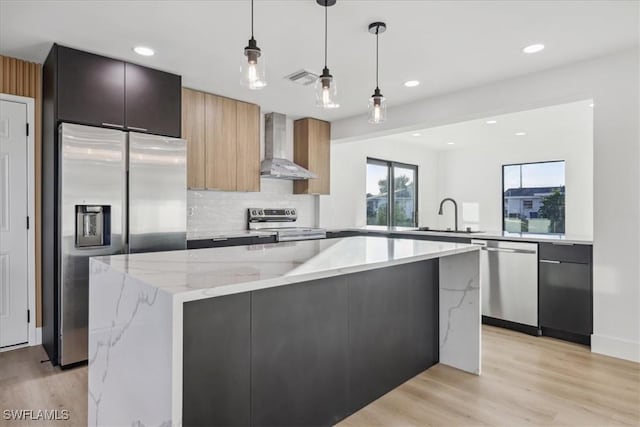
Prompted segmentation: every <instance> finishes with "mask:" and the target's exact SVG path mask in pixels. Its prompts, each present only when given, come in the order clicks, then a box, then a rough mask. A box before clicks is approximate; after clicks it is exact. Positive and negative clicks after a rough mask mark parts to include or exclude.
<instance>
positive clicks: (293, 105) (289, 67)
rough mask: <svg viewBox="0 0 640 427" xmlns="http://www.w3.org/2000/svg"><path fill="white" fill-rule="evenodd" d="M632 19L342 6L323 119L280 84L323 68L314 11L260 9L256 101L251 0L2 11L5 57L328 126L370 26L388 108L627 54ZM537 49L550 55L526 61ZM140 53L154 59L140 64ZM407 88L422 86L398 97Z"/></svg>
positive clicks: (478, 8) (343, 99)
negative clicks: (107, 59) (127, 76)
mask: <svg viewBox="0 0 640 427" xmlns="http://www.w3.org/2000/svg"><path fill="white" fill-rule="evenodd" d="M638 8H639V3H638V2H637V1H635V0H630V1H625V0H609V1H596V0H586V1H579V0H568V1H562V0H557V1H535V0H534V1H514V0H511V1H498V0H488V1H483V0H477V1H476V0H472V1H418V0H409V1H401V0H388V1H382V0H371V1H364V0H338V3H337V5H336V6H334V7H332V8H330V9H329V67H330V69H331V71H332V73H333V74H334V76H335V77H336V79H337V81H338V88H339V102H340V104H341V108H340V109H338V110H335V111H329V112H327V111H323V110H320V109H318V108H316V107H315V105H314V94H313V90H312V88H311V87H302V86H296V85H293V84H292V83H290V82H288V81H285V80H283V77H284V76H285V75H287V74H290V73H291V72H293V71H296V70H298V69H301V68H307V69H310V70H313V71H316V72H318V71H320V69H321V67H322V61H323V59H322V53H323V47H322V46H323V44H322V43H323V34H322V30H323V16H324V15H323V11H322V8H321V7H319V6H318V5H316V2H315V0H295V1H294V0H280V1H275V0H257V1H256V5H255V15H256V22H255V37H256V39H257V40H258V43H259V46H260V47H261V48H262V50H263V53H264V55H263V56H264V59H265V60H266V64H267V80H268V83H269V86H268V87H267V88H265V89H263V90H262V91H260V92H251V91H248V90H247V89H245V88H242V87H241V86H240V85H239V72H238V71H239V66H240V60H241V58H242V50H243V47H244V46H245V45H246V43H247V39H248V38H249V1H248V0H233V1H222V0H219V1H87V0H85V1H6V0H2V1H1V2H0V53H1V54H4V55H10V56H16V57H19V58H23V59H27V60H32V61H38V62H42V61H43V60H44V59H45V57H46V54H47V52H48V50H49V49H50V47H51V44H52V42H58V43H61V44H64V45H68V46H71V47H76V48H80V49H85V50H88V51H93V52H97V53H100V54H104V55H108V56H113V57H118V58H122V59H127V60H131V61H135V62H138V63H141V64H144V65H148V66H151V67H156V68H160V69H164V70H167V71H172V72H175V73H178V74H181V75H182V76H183V84H184V85H185V86H189V87H193V88H197V89H202V90H207V91H210V92H213V93H217V94H221V95H225V96H229V97H233V98H238V99H242V100H246V101H251V102H256V103H259V104H260V105H262V107H263V111H265V112H267V111H279V112H283V113H286V114H288V115H290V116H293V117H300V116H314V117H319V118H324V119H327V120H335V119H338V118H343V117H349V116H353V115H356V114H361V113H363V112H365V111H366V105H367V100H368V97H369V96H370V95H371V92H372V90H373V88H374V86H375V84H374V68H373V67H374V63H375V56H374V53H375V40H374V37H373V36H372V35H370V34H369V33H368V32H367V25H368V24H369V23H370V22H373V21H376V20H383V21H385V22H386V23H387V24H388V31H387V32H386V33H384V34H383V35H381V36H380V50H381V52H380V55H381V56H380V64H381V69H380V87H381V89H382V91H383V93H384V94H385V95H386V97H387V99H388V105H389V106H393V105H398V104H402V103H406V102H409V101H412V100H416V99H419V98H424V97H428V96H432V95H435V94H440V93H445V92H450V91H455V90H459V89H462V88H465V87H470V86H475V85H480V84H483V83H487V82H490V81H496V80H500V79H504V78H508V77H513V76H516V75H522V74H527V73H531V72H535V71H539V70H543V69H547V68H551V67H555V66H559V65H562V64H565V63H570V62H574V61H578V60H581V59H585V58H588V57H593V56H597V55H602V54H605V53H607V52H610V51H614V50H619V49H624V48H628V47H632V46H634V45H637V44H638V19H639V18H638V16H639V13H638ZM532 43H544V44H545V45H546V46H547V48H546V49H545V50H544V51H543V52H541V53H538V54H534V55H525V54H523V53H522V52H521V49H522V48H523V47H524V46H526V45H529V44H532ZM139 44H141V45H148V46H151V47H153V48H155V49H156V50H157V54H156V56H154V57H151V58H143V57H140V56H137V55H135V54H134V53H133V52H132V51H131V48H132V47H133V46H134V45H139ZM409 79H418V80H420V81H421V82H422V84H421V85H420V86H418V87H417V88H412V89H409V88H405V87H404V86H403V84H402V83H403V82H404V81H405V80H409Z"/></svg>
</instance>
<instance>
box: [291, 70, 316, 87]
mask: <svg viewBox="0 0 640 427" xmlns="http://www.w3.org/2000/svg"><path fill="white" fill-rule="evenodd" d="M284 78H285V79H287V80H289V81H291V82H293V83H295V84H297V85H301V86H309V85H311V84H314V83H315V82H316V80H318V75H317V74H315V73H313V72H311V71H309V70H298V71H296V72H295V73H291V74H289V75H288V76H285V77H284Z"/></svg>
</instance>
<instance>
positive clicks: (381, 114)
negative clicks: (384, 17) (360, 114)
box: [368, 22, 387, 124]
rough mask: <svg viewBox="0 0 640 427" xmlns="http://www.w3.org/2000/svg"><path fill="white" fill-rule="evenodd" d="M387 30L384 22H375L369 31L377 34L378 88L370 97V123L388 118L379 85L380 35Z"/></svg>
mask: <svg viewBox="0 0 640 427" xmlns="http://www.w3.org/2000/svg"><path fill="white" fill-rule="evenodd" d="M386 30H387V25H386V24H385V23H384V22H374V23H372V24H369V32H370V33H371V34H375V36H376V88H375V90H374V91H373V95H371V98H369V108H368V110H369V123H374V124H378V123H382V122H384V121H385V120H386V119H387V100H386V99H385V97H384V96H383V95H382V93H381V92H380V87H378V50H379V49H378V36H379V35H380V34H382V33H384V32H385V31H386Z"/></svg>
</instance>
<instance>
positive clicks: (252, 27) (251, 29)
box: [251, 0, 253, 38]
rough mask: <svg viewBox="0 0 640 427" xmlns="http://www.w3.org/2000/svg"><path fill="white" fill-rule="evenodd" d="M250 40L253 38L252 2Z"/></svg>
mask: <svg viewBox="0 0 640 427" xmlns="http://www.w3.org/2000/svg"><path fill="white" fill-rule="evenodd" d="M251 38H253V0H251Z"/></svg>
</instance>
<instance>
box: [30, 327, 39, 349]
mask: <svg viewBox="0 0 640 427" xmlns="http://www.w3.org/2000/svg"><path fill="white" fill-rule="evenodd" d="M40 344H42V328H36V335H35V339H34V340H33V342H31V343H29V345H32V346H33V345H40Z"/></svg>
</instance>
